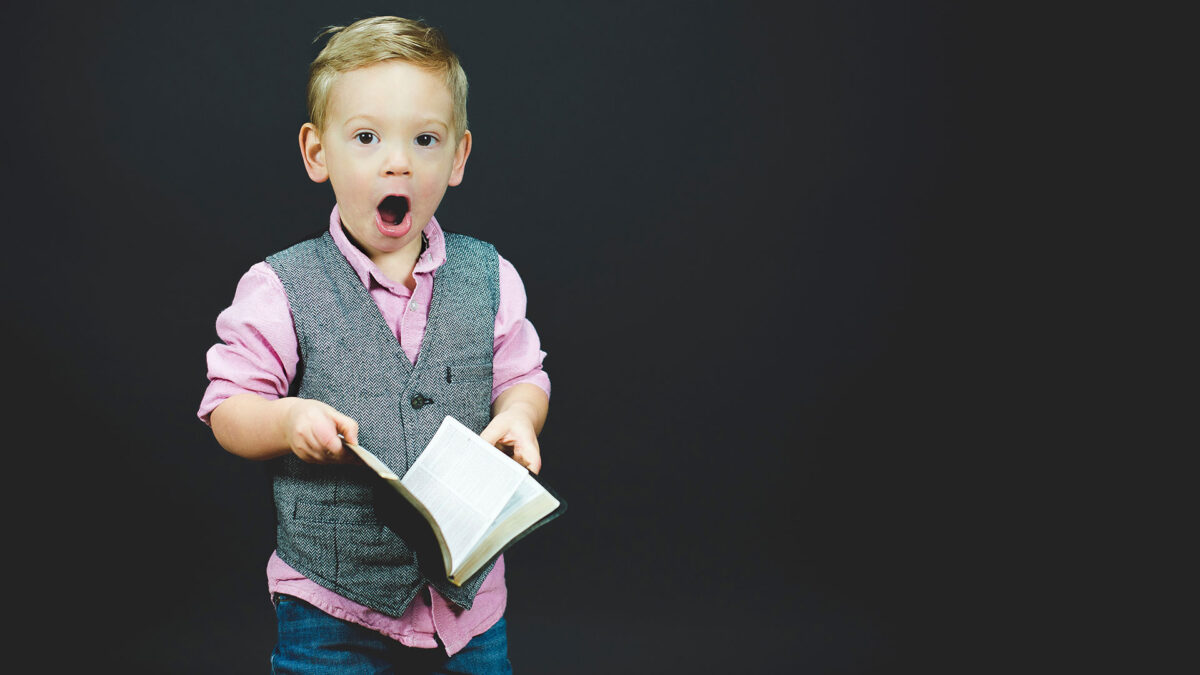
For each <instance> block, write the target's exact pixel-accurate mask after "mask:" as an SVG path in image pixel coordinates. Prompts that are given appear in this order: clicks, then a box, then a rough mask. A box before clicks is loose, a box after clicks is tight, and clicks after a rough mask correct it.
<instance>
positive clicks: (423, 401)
mask: <svg viewBox="0 0 1200 675" xmlns="http://www.w3.org/2000/svg"><path fill="white" fill-rule="evenodd" d="M408 402H409V403H411V404H412V407H413V410H420V409H421V408H422V407H424V406H425V405H427V404H430V403H433V399H431V398H425V397H424V396H422V395H421V394H413V397H412V398H411V399H409V401H408Z"/></svg>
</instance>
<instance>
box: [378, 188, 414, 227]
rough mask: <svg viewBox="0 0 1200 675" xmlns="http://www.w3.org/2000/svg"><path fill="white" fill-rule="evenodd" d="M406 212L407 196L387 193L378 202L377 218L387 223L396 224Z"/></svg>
mask: <svg viewBox="0 0 1200 675" xmlns="http://www.w3.org/2000/svg"><path fill="white" fill-rule="evenodd" d="M407 214H408V197H405V196H404V195H388V196H387V197H384V198H383V201H382V202H379V219H380V220H382V221H383V222H384V223H386V224H388V225H396V224H398V223H400V222H401V221H402V220H404V216H406V215H407Z"/></svg>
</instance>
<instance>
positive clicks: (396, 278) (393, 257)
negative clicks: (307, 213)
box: [342, 225, 429, 291]
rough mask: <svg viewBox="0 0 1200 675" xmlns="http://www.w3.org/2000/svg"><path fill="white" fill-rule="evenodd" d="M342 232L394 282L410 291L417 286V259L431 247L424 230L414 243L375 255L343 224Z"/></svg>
mask: <svg viewBox="0 0 1200 675" xmlns="http://www.w3.org/2000/svg"><path fill="white" fill-rule="evenodd" d="M342 232H344V233H345V235H346V238H347V239H349V240H350V243H351V244H354V247H355V248H357V249H358V250H360V251H362V252H363V254H364V255H366V256H367V258H369V259H370V260H371V262H373V263H375V266H376V267H378V268H379V271H380V272H382V273H383V276H385V277H387V278H388V279H389V280H391V281H393V282H396V283H399V284H404V286H405V287H406V288H408V290H410V291H411V290H413V289H414V288H416V286H417V282H416V280H414V279H413V270H414V269H415V268H416V266H417V260H418V259H419V258H420V257H421V254H422V253H424V252H425V249H427V248H429V239H428V238H426V237H425V232H424V231H422V232H421V238H420V239H418V240H416V241H413V243H412V245H409V246H405V247H404V248H402V249H400V250H398V251H393V252H391V253H378V254H374V255H372V254H371V252H369V251H367V250H366V249H364V248H363V246H362V244H360V243H358V241H356V240H355V239H354V235H352V234H351V233H350V230H349V229H347V228H346V226H345V225H343V226H342Z"/></svg>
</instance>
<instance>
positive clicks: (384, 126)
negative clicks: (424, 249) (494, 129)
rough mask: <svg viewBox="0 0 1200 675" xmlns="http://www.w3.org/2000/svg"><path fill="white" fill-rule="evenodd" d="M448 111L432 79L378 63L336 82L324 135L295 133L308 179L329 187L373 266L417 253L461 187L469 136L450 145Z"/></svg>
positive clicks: (408, 67)
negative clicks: (452, 190) (445, 201)
mask: <svg viewBox="0 0 1200 675" xmlns="http://www.w3.org/2000/svg"><path fill="white" fill-rule="evenodd" d="M452 109H453V101H452V99H451V96H450V91H449V89H448V88H447V87H446V85H445V83H444V82H443V81H442V78H441V77H439V76H438V75H437V74H435V73H431V72H429V71H426V70H423V69H421V68H418V67H416V66H414V65H412V64H410V63H405V62H403V61H384V62H382V63H377V64H374V65H371V66H367V67H365V68H358V69H356V70H351V71H348V72H344V73H341V74H339V75H338V76H337V77H336V78H335V79H334V82H333V86H332V87H331V88H330V91H329V104H328V109H327V113H326V122H325V128H324V129H321V130H318V129H316V128H315V127H314V126H313V125H312V124H306V125H304V127H303V128H301V130H300V148H301V151H302V152H303V153H304V163H305V168H306V169H307V170H308V175H309V177H310V178H312V179H313V180H314V181H316V182H318V183H319V182H322V181H324V180H325V179H326V178H328V179H329V182H330V183H331V184H332V185H333V192H334V195H336V197H337V203H338V211H339V213H340V214H341V218H342V225H344V226H345V227H346V229H347V230H348V231H349V232H350V234H351V236H352V237H353V238H354V240H355V241H356V242H357V243H358V244H359V245H360V246H361V247H363V249H364V250H365V252H366V254H367V255H368V256H369V257H371V259H372V260H376V258H377V256H380V255H386V254H389V253H393V252H396V251H402V250H404V251H409V252H412V251H415V250H419V248H420V239H421V230H423V229H424V228H425V225H426V224H427V223H428V222H429V219H430V218H432V217H433V214H434V212H435V211H436V210H437V207H438V205H439V204H440V203H441V201H442V196H443V195H444V194H445V193H446V188H447V187H448V186H451V185H458V184H459V183H460V182H462V176H463V169H464V167H465V166H466V163H467V155H468V154H469V153H470V148H471V135H470V132H466V134H465V135H464V137H463V139H462V141H461V142H460V143H455V141H456V140H457V139H455V138H454V129H453V127H451V124H450V122H451V111H452ZM414 258H415V256H414ZM376 262H379V260H376Z"/></svg>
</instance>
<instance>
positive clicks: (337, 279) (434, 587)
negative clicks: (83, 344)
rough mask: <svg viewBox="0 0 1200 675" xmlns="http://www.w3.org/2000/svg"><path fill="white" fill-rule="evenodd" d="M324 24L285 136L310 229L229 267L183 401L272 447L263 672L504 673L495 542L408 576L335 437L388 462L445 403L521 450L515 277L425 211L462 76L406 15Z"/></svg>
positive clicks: (519, 308) (419, 439)
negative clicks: (233, 287)
mask: <svg viewBox="0 0 1200 675" xmlns="http://www.w3.org/2000/svg"><path fill="white" fill-rule="evenodd" d="M328 33H330V34H331V35H332V37H331V38H330V39H329V41H328V43H327V44H326V46H325V47H324V49H322V50H321V52H320V54H319V55H318V56H317V58H316V60H315V61H313V63H312V65H311V67H310V71H309V84H308V109H309V116H310V120H311V121H310V122H308V123H306V124H304V125H303V126H302V127H301V129H300V150H301V153H302V155H303V159H304V166H305V168H306V170H307V171H308V175H309V177H310V178H311V179H312V180H313V181H316V182H318V183H319V182H323V181H325V180H327V179H328V180H329V182H330V183H331V184H332V187H333V192H334V195H335V196H336V198H337V204H336V206H335V207H334V208H333V212H332V214H331V216H330V219H329V229H328V231H327V232H325V233H324V234H322V235H321V236H320V237H317V238H315V239H311V240H308V241H305V242H302V243H300V244H298V245H296V246H293V247H291V248H289V249H287V250H285V251H281V252H280V253H277V254H275V255H272V256H269V257H268V258H267V259H266V261H265V262H261V263H258V264H256V265H254V266H253V267H251V268H250V270H249V271H248V272H247V273H246V274H245V275H244V276H243V277H242V279H241V282H240V283H239V284H238V288H237V292H236V294H235V297H234V300H233V303H232V305H231V306H230V307H229V308H227V309H226V310H225V311H223V312H222V313H221V315H220V316H219V317H218V319H217V332H218V335H219V336H220V338H221V339H222V343H220V344H217V345H215V346H213V347H212V348H211V349H210V350H209V352H208V367H209V379H210V384H209V387H208V389H207V391H206V392H205V396H204V400H203V402H202V403H201V406H200V410H199V412H198V414H199V416H200V419H201V420H204V421H205V422H207V423H209V424H211V426H212V429H213V433H214V434H215V435H216V438H217V440H218V441H219V442H220V444H221V445H222V446H223V447H224V448H225V449H226V450H228V451H229V452H232V453H234V454H236V455H239V456H242V457H247V458H251V459H261V460H268V459H269V460H274V461H273V462H272V468H273V475H274V495H275V508H276V515H277V518H278V529H277V539H276V550H275V552H274V553H273V554H272V555H271V558H270V560H269V561H268V564H267V578H268V588H269V590H270V593H271V598H272V600H273V601H274V603H275V605H276V614H277V619H278V627H279V639H278V643H277V645H276V647H275V651H274V653H273V654H272V658H271V662H272V668H273V670H274V671H275V672H294V671H305V670H306V669H310V668H313V667H322V668H332V669H333V670H334V671H335V672H337V671H340V670H350V669H352V668H358V667H363V666H365V665H370V666H371V667H379V668H383V669H387V668H395V669H397V670H398V671H399V672H442V671H441V670H440V669H446V670H453V671H454V672H471V673H475V672H479V673H499V672H510V671H509V664H508V657H507V636H506V632H505V622H504V618H503V614H504V609H505V604H506V598H507V595H506V589H505V585H504V560H503V557H501V558H500V559H498V560H497V561H496V562H495V563H494V565H493V567H492V568H491V569H490V571H489V570H484V571H483V572H481V573H480V574H478V575H476V577H474V578H473V579H472V580H471V581H469V582H467V583H466V584H464V585H463V586H462V587H461V588H460V587H456V586H453V585H451V584H449V583H448V582H447V581H446V580H445V578H444V576H441V577H439V575H436V574H428V575H425V574H422V571H421V569H423V568H419V567H418V562H419V561H418V559H417V557H416V554H415V553H414V552H413V551H412V550H411V549H410V548H409V545H408V544H407V543H406V542H405V541H404V540H403V539H401V538H400V537H399V536H397V535H396V534H395V533H394V532H393V531H392V530H391V529H389V528H388V527H385V526H383V525H382V524H381V523H380V520H379V518H378V517H377V514H376V512H375V505H376V504H377V501H376V500H375V493H374V487H373V486H374V483H372V481H371V477H370V472H369V470H368V469H366V468H365V467H363V466H362V465H361V464H359V463H357V460H356V458H355V456H354V455H353V453H352V452H349V451H348V450H347V449H346V448H345V447H344V445H343V443H342V439H341V438H339V435H341V436H343V437H344V438H345V440H346V441H349V442H358V443H361V444H362V445H364V446H365V447H367V448H368V449H370V450H371V451H372V452H374V453H376V454H377V455H380V456H381V458H382V459H383V460H384V461H385V462H386V463H387V464H388V465H389V466H391V467H392V468H393V469H394V470H396V472H397V473H399V474H401V475H403V473H404V472H405V471H406V470H407V468H408V467H409V465H410V464H411V462H412V461H413V460H414V459H415V458H416V456H417V455H418V454H420V452H421V450H422V449H423V448H424V446H425V444H426V443H427V442H428V441H429V439H430V438H432V435H433V432H434V431H435V430H436V429H437V427H438V425H439V424H440V423H441V420H442V418H443V417H444V416H445V415H452V416H454V417H455V418H457V419H458V420H459V421H461V422H463V423H464V424H466V425H467V426H469V427H472V428H473V429H474V430H475V431H477V432H479V433H480V434H481V435H482V436H483V437H484V438H485V439H487V440H488V441H489V442H492V443H494V444H495V445H496V446H497V447H498V448H501V449H503V450H505V451H506V452H508V453H510V454H511V455H512V456H513V457H514V458H515V459H516V460H517V461H519V462H521V463H522V464H524V465H525V466H527V467H528V468H529V469H530V470H531V471H534V472H537V471H538V470H539V469H540V467H541V458H540V451H539V447H538V441H537V434H538V433H539V432H540V431H541V427H542V424H543V423H544V421H545V418H546V411H547V406H548V402H549V390H550V381H549V379H548V377H547V376H546V374H545V373H544V372H543V371H542V359H543V358H544V357H545V353H544V352H542V351H541V347H540V343H539V340H538V336H537V333H536V331H535V330H534V328H533V326H532V324H530V323H529V321H528V320H527V319H526V318H525V291H524V287H523V285H522V283H521V280H520V277H519V276H518V275H517V273H516V271H515V270H514V269H513V267H512V265H510V264H509V263H508V262H507V261H506V260H504V259H503V258H501V257H499V256H498V255H497V253H496V252H495V249H494V248H492V247H491V246H490V245H489V244H486V243H483V242H480V241H478V240H475V239H472V238H470V237H465V236H462V235H455V234H451V233H447V232H444V231H443V230H442V229H441V227H440V226H439V224H438V222H437V220H436V219H435V218H434V212H435V211H436V210H437V207H438V205H439V204H440V203H441V200H442V196H443V195H444V194H445V192H446V188H447V187H449V186H453V185H458V184H459V183H460V182H461V181H462V178H463V171H464V168H465V166H466V162H467V157H468V155H469V154H470V152H471V132H470V131H467V117H466V93H467V82H466V75H465V74H464V73H463V71H462V68H461V67H460V65H459V63H458V59H457V57H456V56H455V55H454V54H453V52H451V51H450V49H449V48H448V46H447V44H446V41H445V38H444V36H443V35H442V33H441V32H440V31H439V30H437V29H435V28H432V27H430V26H427V25H425V24H424V23H422V22H420V21H410V20H407V19H401V18H396V17H375V18H371V19H365V20H362V21H358V22H356V23H354V24H351V25H350V26H347V27H345V28H332V29H330V30H329V31H328ZM372 672H373V671H372Z"/></svg>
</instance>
